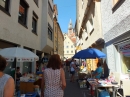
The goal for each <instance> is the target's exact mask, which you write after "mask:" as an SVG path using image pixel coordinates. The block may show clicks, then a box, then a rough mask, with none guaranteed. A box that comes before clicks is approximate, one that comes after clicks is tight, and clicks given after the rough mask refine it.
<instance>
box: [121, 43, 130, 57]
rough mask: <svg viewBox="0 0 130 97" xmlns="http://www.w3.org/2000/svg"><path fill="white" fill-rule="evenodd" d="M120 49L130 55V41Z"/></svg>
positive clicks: (124, 53)
mask: <svg viewBox="0 0 130 97" xmlns="http://www.w3.org/2000/svg"><path fill="white" fill-rule="evenodd" d="M119 49H120V51H121V52H122V54H123V55H124V56H127V57H130V43H128V44H125V45H122V46H120V48H119Z"/></svg>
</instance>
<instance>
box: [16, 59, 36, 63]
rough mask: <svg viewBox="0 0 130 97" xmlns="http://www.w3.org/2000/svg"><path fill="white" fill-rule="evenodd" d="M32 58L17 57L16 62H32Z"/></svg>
mask: <svg viewBox="0 0 130 97" xmlns="http://www.w3.org/2000/svg"><path fill="white" fill-rule="evenodd" d="M34 60H35V59H34V58H17V62H34Z"/></svg>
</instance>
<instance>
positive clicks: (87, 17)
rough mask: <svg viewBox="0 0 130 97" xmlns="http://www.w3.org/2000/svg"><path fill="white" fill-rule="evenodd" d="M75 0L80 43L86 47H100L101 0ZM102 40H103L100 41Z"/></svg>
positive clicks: (101, 37) (101, 36)
mask: <svg viewBox="0 0 130 97" xmlns="http://www.w3.org/2000/svg"><path fill="white" fill-rule="evenodd" d="M79 2H80V1H79V0H77V22H76V23H77V24H76V26H77V32H76V33H77V35H78V37H79V41H80V43H78V44H77V46H78V45H80V46H81V47H82V49H86V48H89V47H94V48H98V49H100V48H101V47H99V43H98V41H101V39H102V40H103V34H102V25H101V2H100V1H98V0H97V1H94V0H81V2H82V3H79ZM102 42H103V41H102Z"/></svg>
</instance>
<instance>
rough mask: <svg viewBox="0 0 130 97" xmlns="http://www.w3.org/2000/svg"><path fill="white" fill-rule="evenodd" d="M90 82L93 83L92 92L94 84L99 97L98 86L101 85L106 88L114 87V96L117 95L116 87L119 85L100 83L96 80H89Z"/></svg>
mask: <svg viewBox="0 0 130 97" xmlns="http://www.w3.org/2000/svg"><path fill="white" fill-rule="evenodd" d="M88 82H89V84H90V85H91V92H92V91H93V90H92V86H93V85H94V87H95V90H96V93H97V97H98V88H100V87H104V88H112V89H113V97H115V92H116V88H118V87H119V85H114V84H99V83H98V82H97V81H96V80H93V81H92V80H88Z"/></svg>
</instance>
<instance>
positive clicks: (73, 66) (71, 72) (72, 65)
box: [70, 59, 76, 82]
mask: <svg viewBox="0 0 130 97" xmlns="http://www.w3.org/2000/svg"><path fill="white" fill-rule="evenodd" d="M75 71H76V65H75V61H74V59H72V62H71V63H70V74H71V78H70V82H74V75H75Z"/></svg>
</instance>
